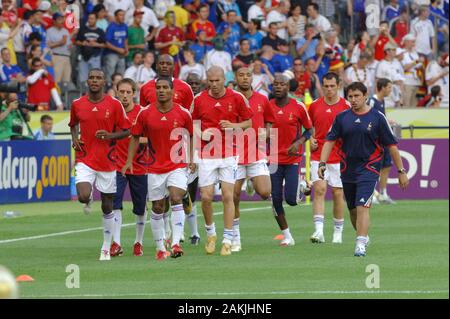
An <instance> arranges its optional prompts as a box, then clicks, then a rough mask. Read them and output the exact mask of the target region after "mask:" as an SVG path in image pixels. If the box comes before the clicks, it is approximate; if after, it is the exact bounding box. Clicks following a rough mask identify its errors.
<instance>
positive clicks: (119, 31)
mask: <svg viewBox="0 0 450 319" xmlns="http://www.w3.org/2000/svg"><path fill="white" fill-rule="evenodd" d="M127 38H128V26H127V25H126V24H125V23H122V24H117V23H115V22H112V23H110V25H109V26H108V28H107V29H106V41H107V42H109V43H111V44H112V45H114V46H116V47H118V48H122V49H123V48H125V41H126V40H127ZM108 53H114V51H111V50H109V49H106V50H105V54H108Z"/></svg>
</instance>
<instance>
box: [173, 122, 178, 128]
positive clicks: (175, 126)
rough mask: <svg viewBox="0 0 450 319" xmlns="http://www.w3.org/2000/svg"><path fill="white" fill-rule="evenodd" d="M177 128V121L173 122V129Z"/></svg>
mask: <svg viewBox="0 0 450 319" xmlns="http://www.w3.org/2000/svg"><path fill="white" fill-rule="evenodd" d="M177 127H178V121H177V120H173V128H177Z"/></svg>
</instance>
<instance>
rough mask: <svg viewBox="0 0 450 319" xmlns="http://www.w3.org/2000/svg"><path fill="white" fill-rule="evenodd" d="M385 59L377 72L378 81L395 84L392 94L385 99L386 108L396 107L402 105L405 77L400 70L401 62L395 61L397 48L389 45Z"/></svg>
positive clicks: (386, 47)
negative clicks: (384, 80) (384, 79)
mask: <svg viewBox="0 0 450 319" xmlns="http://www.w3.org/2000/svg"><path fill="white" fill-rule="evenodd" d="M384 50H385V57H384V60H383V61H381V62H380V63H379V64H378V67H377V71H376V79H377V81H378V80H379V79H381V78H386V79H388V80H390V81H391V82H392V83H393V86H392V94H391V95H390V96H389V97H387V98H386V99H385V103H386V107H387V108H388V107H396V106H400V105H402V104H403V103H402V101H401V98H402V96H401V95H402V94H401V92H402V86H403V81H404V77H403V74H402V72H401V71H400V68H401V65H400V68H399V67H398V64H399V62H398V61H396V60H395V55H396V50H397V47H396V46H394V45H392V44H391V43H388V44H386V45H385V47H384Z"/></svg>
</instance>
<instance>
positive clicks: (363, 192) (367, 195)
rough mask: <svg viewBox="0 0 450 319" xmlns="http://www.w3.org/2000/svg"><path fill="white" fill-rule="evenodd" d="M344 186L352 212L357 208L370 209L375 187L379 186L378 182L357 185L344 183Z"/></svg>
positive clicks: (357, 183) (348, 205) (365, 182)
mask: <svg viewBox="0 0 450 319" xmlns="http://www.w3.org/2000/svg"><path fill="white" fill-rule="evenodd" d="M342 185H343V186H344V196H345V200H346V201H347V207H348V209H349V210H352V209H354V208H356V207H357V206H364V207H367V208H369V207H370V205H371V204H372V197H373V193H374V191H375V186H376V185H377V182H376V181H364V182H356V183H346V182H343V183H342Z"/></svg>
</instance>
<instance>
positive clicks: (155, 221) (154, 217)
mask: <svg viewBox="0 0 450 319" xmlns="http://www.w3.org/2000/svg"><path fill="white" fill-rule="evenodd" d="M150 225H151V227H152V233H153V240H154V241H155V244H156V248H157V249H158V250H162V251H166V248H165V247H164V218H163V214H155V213H154V212H152V214H151V216H150Z"/></svg>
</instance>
